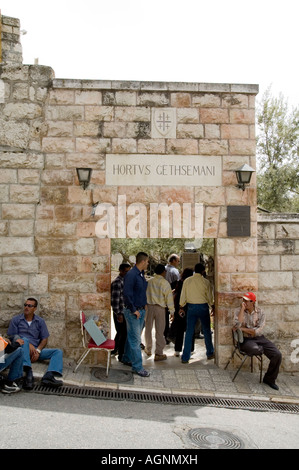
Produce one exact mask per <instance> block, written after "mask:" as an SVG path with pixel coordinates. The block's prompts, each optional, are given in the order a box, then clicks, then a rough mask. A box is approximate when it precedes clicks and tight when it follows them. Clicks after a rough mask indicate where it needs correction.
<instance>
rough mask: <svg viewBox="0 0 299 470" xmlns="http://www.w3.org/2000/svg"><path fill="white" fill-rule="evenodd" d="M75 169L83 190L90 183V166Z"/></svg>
mask: <svg viewBox="0 0 299 470" xmlns="http://www.w3.org/2000/svg"><path fill="white" fill-rule="evenodd" d="M76 170H77V175H78V180H79V183H80V185H81V186H83V189H84V190H85V189H86V188H87V186H88V185H89V183H90V178H91V173H92V169H91V168H76Z"/></svg>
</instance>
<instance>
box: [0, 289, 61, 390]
mask: <svg viewBox="0 0 299 470" xmlns="http://www.w3.org/2000/svg"><path fill="white" fill-rule="evenodd" d="M37 305H38V302H37V300H36V299H34V298H31V297H30V298H28V299H27V300H26V302H25V303H24V313H21V314H20V315H17V316H15V317H14V318H13V319H12V320H11V322H10V324H9V327H8V330H7V335H8V336H14V335H19V337H20V338H21V339H22V340H24V344H23V345H22V348H23V352H24V363H23V366H24V370H25V373H26V375H25V378H24V382H23V388H24V389H25V390H32V389H33V374H32V366H31V364H32V363H33V362H36V361H38V360H40V361H44V360H46V359H50V364H49V367H48V370H47V372H46V373H45V375H44V376H43V378H42V384H43V385H46V386H48V387H61V386H62V385H63V382H62V381H61V380H57V379H56V378H55V375H59V376H61V375H62V367H63V362H62V351H61V350H60V349H48V348H46V346H47V342H48V337H49V331H48V328H47V325H46V322H45V320H44V319H43V318H41V317H40V316H38V315H36V314H35V311H36V309H37Z"/></svg>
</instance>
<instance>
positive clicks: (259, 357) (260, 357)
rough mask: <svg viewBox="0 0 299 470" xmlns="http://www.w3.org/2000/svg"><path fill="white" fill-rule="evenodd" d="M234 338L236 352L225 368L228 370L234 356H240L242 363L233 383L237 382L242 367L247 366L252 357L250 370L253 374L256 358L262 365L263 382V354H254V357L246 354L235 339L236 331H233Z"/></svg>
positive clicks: (234, 351)
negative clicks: (246, 363)
mask: <svg viewBox="0 0 299 470" xmlns="http://www.w3.org/2000/svg"><path fill="white" fill-rule="evenodd" d="M232 336H233V345H234V350H233V353H232V356H231V358H230V359H229V361H228V363H227V364H226V366H225V367H224V370H226V369H227V367H228V365H229V363H230V362H231V361H232V359H233V357H234V355H236V356H238V358H239V359H240V360H241V361H242V362H241V364H240V366H239V368H238V370H237V372H236V373H235V375H234V377H233V379H232V381H234V380H235V378H236V377H237V375H238V373H239V372H240V370H241V368H242V366H243V365H244V364H245V362H246V359H247V358H248V357H250V362H251V364H250V369H251V372H253V358H254V357H256V358H257V360H258V361H259V363H260V383H261V382H262V374H263V354H253V355H249V354H247V353H245V352H244V351H242V350H241V343H240V342H239V341H238V340H236V338H235V335H234V330H232Z"/></svg>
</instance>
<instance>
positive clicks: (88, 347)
mask: <svg viewBox="0 0 299 470" xmlns="http://www.w3.org/2000/svg"><path fill="white" fill-rule="evenodd" d="M85 322H86V317H85V314H84V312H82V310H81V311H80V325H81V335H82V343H83V348H84V349H85V351H84V352H83V354H82V356H81V357H80V359H79V360H78V362H77V363H76V367H75V369H74V370H73V372H74V373H75V372H76V371H77V369H78V367H79V366H80V364H81V363H82V362H83V361H84V359H85V358H86V356H87V355H88V354H89V353H90V351H106V352H107V366H106V377H108V374H109V366H110V361H111V352H112V351H113V350H114V348H115V341H114V340H113V339H107V340H106V341H105V342H104V343H102V344H100V345H99V346H97V344H96V343H95V342H94V341H93V339H92V338H90V340H89V341H88V340H87V337H86V330H85V328H84V323H85Z"/></svg>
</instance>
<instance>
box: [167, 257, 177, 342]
mask: <svg viewBox="0 0 299 470" xmlns="http://www.w3.org/2000/svg"><path fill="white" fill-rule="evenodd" d="M180 261H181V260H180V257H179V255H176V254H175V253H173V254H172V255H170V256H169V258H168V264H167V265H166V276H165V279H166V281H168V282H169V284H170V286H171V289H172V290H174V289H175V288H176V286H177V283H178V281H179V280H180V272H179V270H178V267H179V265H180ZM175 335H176V331H175V330H174V329H173V328H172V329H171V328H169V310H168V309H166V312H165V329H164V336H165V339H166V344H169V342H170V341H173V342H175Z"/></svg>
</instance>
